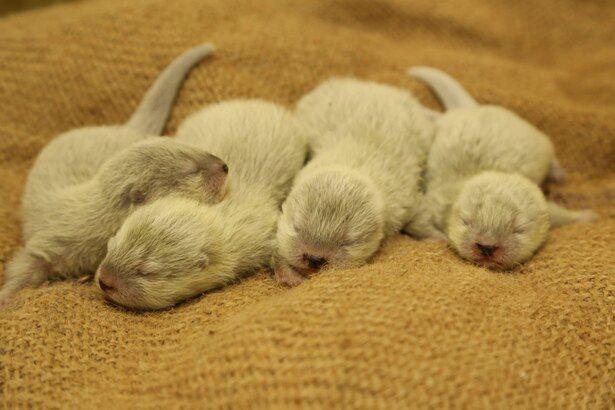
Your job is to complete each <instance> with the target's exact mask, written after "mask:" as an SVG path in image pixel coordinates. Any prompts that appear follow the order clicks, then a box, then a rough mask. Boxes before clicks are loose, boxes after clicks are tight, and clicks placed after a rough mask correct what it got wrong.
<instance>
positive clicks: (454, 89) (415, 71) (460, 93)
mask: <svg viewBox="0 0 615 410" xmlns="http://www.w3.org/2000/svg"><path fill="white" fill-rule="evenodd" d="M408 75H410V76H411V77H414V78H417V79H419V80H421V81H423V82H424V83H426V84H427V85H428V86H429V87H430V88H431V89H432V90H433V91H434V93H435V94H436V97H438V99H439V100H440V102H441V103H442V105H444V108H446V109H447V110H450V109H452V108H461V107H475V106H477V105H478V103H477V102H476V100H475V99H474V98H472V96H471V95H470V94H469V93H468V92H467V91H466V90H465V89H464V88H463V87H462V86H461V84H459V82H458V81H457V80H455V79H454V78H453V77H451V76H450V75H448V74H446V73H445V72H444V71H440V70H437V69H435V68H431V67H420V66H419V67H412V68H411V69H409V70H408Z"/></svg>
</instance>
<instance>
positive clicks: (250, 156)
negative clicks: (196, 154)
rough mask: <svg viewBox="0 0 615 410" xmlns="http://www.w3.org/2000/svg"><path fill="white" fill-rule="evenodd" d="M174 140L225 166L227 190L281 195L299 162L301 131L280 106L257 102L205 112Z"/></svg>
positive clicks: (302, 145)
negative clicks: (252, 188) (247, 188)
mask: <svg viewBox="0 0 615 410" xmlns="http://www.w3.org/2000/svg"><path fill="white" fill-rule="evenodd" d="M177 139H178V140H181V141H184V142H186V143H190V144H194V145H198V146H200V147H202V148H204V149H206V150H208V151H209V152H211V153H212V154H214V155H216V156H218V157H220V158H222V159H223V160H224V161H226V163H227V164H228V167H229V182H230V184H231V187H233V186H234V185H236V184H242V185H244V186H256V187H264V188H266V189H267V191H271V190H272V191H274V192H277V193H279V194H280V195H282V194H284V193H285V192H287V191H288V189H289V187H290V184H291V182H292V178H293V177H294V175H295V174H296V173H297V172H298V171H299V169H301V167H302V165H303V162H304V160H305V152H306V138H305V132H304V130H303V129H302V127H301V126H300V125H299V124H298V123H297V121H296V120H295V119H294V118H293V116H292V115H291V114H290V113H289V112H288V111H287V110H286V109H285V108H284V107H281V106H279V105H276V104H273V103H269V102H265V101H260V100H233V101H227V102H222V103H219V104H215V105H212V106H210V107H207V108H205V109H203V110H201V111H199V112H197V113H196V114H193V115H192V116H190V117H189V118H188V119H186V120H185V121H184V122H183V123H182V124H181V126H180V127H179V130H178V132H177ZM231 189H233V188H231Z"/></svg>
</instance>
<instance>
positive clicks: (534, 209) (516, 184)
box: [447, 172, 549, 269]
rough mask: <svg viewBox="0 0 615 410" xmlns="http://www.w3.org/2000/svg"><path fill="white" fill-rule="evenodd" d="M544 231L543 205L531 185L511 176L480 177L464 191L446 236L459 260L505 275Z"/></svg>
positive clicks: (546, 217)
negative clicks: (459, 256) (502, 271)
mask: <svg viewBox="0 0 615 410" xmlns="http://www.w3.org/2000/svg"><path fill="white" fill-rule="evenodd" d="M548 230H549V213H548V210H547V203H546V201H545V198H544V196H543V194H542V192H541V191H540V189H539V188H538V187H537V186H536V185H535V184H533V183H532V182H531V181H529V180H528V179H526V178H524V177H522V176H520V175H516V174H504V173H499V172H483V173H481V174H479V175H477V176H475V177H473V178H471V179H470V180H468V181H467V182H466V183H465V185H464V186H463V188H462V190H461V193H460V194H459V196H458V197H457V200H456V201H455V203H454V204H453V206H452V209H451V214H450V217H449V220H448V229H447V233H448V237H449V240H450V242H451V244H452V246H453V247H454V248H455V250H456V251H457V252H458V253H459V254H460V255H461V256H462V257H463V258H465V259H468V260H471V261H473V262H475V263H477V264H479V265H483V266H486V267H488V268H492V269H508V268H511V267H514V266H515V265H517V264H519V263H521V262H524V261H526V260H527V259H529V258H530V257H531V256H532V254H533V253H534V252H535V251H536V249H538V247H539V246H540V245H541V244H542V243H543V242H544V241H545V239H546V237H547V232H548Z"/></svg>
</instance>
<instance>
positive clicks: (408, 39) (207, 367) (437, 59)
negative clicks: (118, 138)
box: [0, 0, 615, 409]
mask: <svg viewBox="0 0 615 410" xmlns="http://www.w3.org/2000/svg"><path fill="white" fill-rule="evenodd" d="M614 21H615V3H613V2H607V1H600V0H594V1H582V0H578V1H566V2H564V1H547V0H538V1H532V2H492V1H486V0H462V1H432V0H413V1H405V0H355V1H350V0H335V1H330V2H324V1H311V0H310V1H301V2H299V1H297V2H294V1H283V0H267V1H247V0H246V1H238V0H174V1H167V0H131V1H129V2H127V1H123V0H95V1H86V2H79V3H76V4H74V5H66V6H56V7H53V8H50V9H46V10H42V11H33V12H28V13H26V14H20V15H14V16H9V17H6V18H4V19H2V20H0V181H2V183H1V184H0V198H1V202H0V258H2V259H1V260H2V262H6V260H7V259H8V258H9V257H10V255H11V254H12V252H13V251H14V249H15V247H16V246H17V245H18V243H19V240H20V238H19V236H20V234H19V232H20V219H19V218H20V217H19V210H18V207H19V200H20V195H21V192H22V189H23V185H24V180H25V177H26V175H27V171H28V169H29V167H30V166H31V164H32V161H33V159H34V158H35V157H36V155H37V153H38V152H39V150H40V149H41V148H42V147H43V146H44V145H45V144H46V143H47V142H48V141H49V140H50V139H51V138H53V137H54V136H55V135H57V134H58V133H60V132H62V131H65V130H68V129H71V128H74V127H78V126H82V125H92V124H108V123H119V122H122V121H124V120H125V119H127V118H128V116H129V114H130V113H131V112H132V110H133V109H134V108H135V107H136V105H137V103H138V101H139V100H140V98H141V97H142V95H143V93H144V92H145V90H146V89H147V87H148V86H149V85H150V83H151V81H152V80H153V79H154V78H155V77H156V75H157V74H158V73H159V71H160V70H161V69H162V68H163V67H164V66H165V65H166V64H167V63H168V62H169V61H170V60H171V59H173V58H174V57H175V56H176V55H178V54H179V53H180V52H182V51H183V50H185V49H186V48H188V47H190V46H192V45H195V44H198V43H201V42H205V41H213V42H215V43H216V44H217V46H218V52H217V53H216V56H215V57H214V58H213V59H211V60H209V61H207V62H205V63H203V64H201V65H200V66H199V67H198V68H197V69H196V70H194V71H193V72H192V74H191V76H190V78H189V79H188V81H187V82H186V84H185V86H184V88H183V90H182V92H181V95H180V98H179V101H178V104H177V106H176V108H175V109H174V111H173V115H172V119H171V121H170V124H169V127H168V131H169V133H170V134H172V133H173V132H174V130H175V129H176V127H177V124H178V123H179V122H180V121H181V120H182V119H183V118H185V117H186V116H187V115H188V114H189V113H191V112H192V111H194V110H196V109H197V108H199V107H201V106H203V105H205V104H208V103H211V102H215V101H221V100H225V99H228V98H233V97H260V98H265V99H270V100H273V101H276V102H279V103H282V104H285V105H288V106H291V105H292V104H293V103H294V102H295V101H296V100H297V99H298V98H299V97H300V96H301V95H302V94H303V93H305V92H306V91H308V90H310V89H311V88H312V87H314V86H315V85H316V84H318V83H319V82H320V81H322V80H324V79H326V78H327V77H329V76H331V75H354V76H356V77H359V78H365V79H372V80H377V81H382V82H386V83H390V84H394V85H398V86H401V87H404V88H406V89H408V90H411V91H412V92H414V93H415V94H416V95H417V96H418V97H419V98H420V99H421V100H422V101H423V102H424V103H425V104H427V105H429V106H431V107H437V105H436V100H435V99H434V97H433V96H432V95H431V94H430V93H429V91H428V90H427V89H426V88H425V87H424V86H423V85H421V84H420V83H418V82H416V81H414V80H411V79H409V78H407V77H406V76H405V69H406V68H407V67H409V66H411V65H417V64H421V65H431V66H435V67H438V68H441V69H444V70H445V71H447V72H449V73H451V74H452V75H454V76H455V77H456V78H458V79H459V80H460V81H461V82H462V84H464V86H466V87H467V89H468V90H469V91H470V92H471V93H472V94H473V95H474V96H476V98H477V99H478V100H479V101H482V102H489V103H496V104H501V105H504V106H506V107H508V108H510V109H512V110H515V111H516V112H518V113H519V114H520V115H522V116H523V117H525V118H527V119H528V120H530V121H531V122H533V123H534V124H535V125H536V126H538V127H539V128H540V129H541V130H543V131H544V132H546V133H547V134H548V135H550V136H551V137H552V139H553V141H554V143H555V146H556V150H557V154H558V155H559V157H560V159H561V161H562V163H563V165H564V167H565V168H566V170H567V171H568V173H569V181H568V183H567V184H566V185H564V186H560V187H555V188H554V190H553V191H552V192H551V197H553V198H554V199H556V200H558V201H561V202H563V203H565V204H567V205H569V206H571V207H579V208H583V207H592V208H594V209H595V210H597V211H598V212H599V213H600V215H601V219H600V221H599V222H596V223H592V224H585V225H574V226H567V227H564V228H561V229H557V230H555V231H553V232H552V233H551V235H550V237H549V240H548V242H547V243H546V245H545V246H544V247H543V248H542V249H541V250H540V251H539V252H538V254H537V255H536V257H535V258H534V259H532V260H531V261H530V262H529V263H527V264H526V265H524V266H523V267H522V268H520V269H518V270H516V271H514V272H510V273H495V272H491V271H488V270H485V269H482V268H479V267H475V266H472V265H470V264H468V263H465V262H463V261H461V260H460V259H459V258H458V257H456V256H455V254H454V253H453V252H452V251H451V250H450V249H447V248H446V247H445V246H443V245H441V244H436V243H428V242H415V241H413V240H411V239H410V238H408V237H404V236H401V235H399V236H396V237H394V238H392V239H391V240H389V241H388V242H387V243H386V244H385V246H384V247H383V249H382V251H380V252H379V254H378V255H377V257H376V258H375V261H374V262H373V263H371V264H370V265H368V266H365V267H363V268H361V269H355V270H351V271H339V272H329V273H326V274H322V275H320V276H318V277H316V278H314V279H312V280H310V281H308V282H306V283H305V284H303V285H301V286H299V287H297V288H295V289H292V290H289V289H286V288H282V287H280V286H278V285H277V284H276V283H275V282H274V280H273V279H272V278H271V277H270V276H269V274H268V273H267V272H262V273H260V274H257V275H255V276H253V277H251V278H248V279H246V280H244V281H243V282H241V283H238V284H236V285H233V286H229V287H227V288H225V289H222V290H219V291H216V292H211V293H209V294H206V295H205V296H203V297H200V298H197V299H196V300H192V301H190V302H187V303H184V304H182V305H180V306H178V307H176V308H173V309H171V310H168V311H164V312H156V313H145V314H138V313H132V312H126V311H124V310H121V309H118V308H115V307H112V306H110V305H108V304H106V303H105V302H103V300H102V299H101V297H100V296H99V294H98V292H97V291H96V289H95V288H94V286H93V285H92V284H91V283H86V284H79V283H76V282H64V283H54V284H50V285H45V286H43V287H41V288H39V289H34V290H33V289H29V290H25V291H23V292H21V293H20V294H19V295H18V296H17V297H16V299H15V300H14V302H13V303H12V304H11V305H10V306H9V307H8V308H6V309H5V310H2V311H0V405H4V406H6V407H14V406H19V407H24V406H35V407H39V406H45V407H75V406H80V407H84V406H85V407H101V406H102V407H128V406H138V407H169V406H176V405H187V406H194V407H197V406H204V405H206V406H207V407H216V408H218V407H219V408H243V407H257V408H272V407H274V408H276V407H277V408H280V407H301V406H310V407H325V408H331V407H353V408H386V409H391V408H403V407H432V406H450V405H454V406H456V407H500V408H502V407H536V408H545V407H546V408H579V407H590V408H607V407H611V408H612V406H613V405H614V400H615V395H614V389H613V386H615V364H614V362H615V360H614V353H613V347H612V342H613V339H614V331H613V330H614V329H613V323H614V320H613V319H614V317H613V316H614V315H613V312H614V294H613V293H614V289H615V285H614V283H615V281H614V274H615V266H614V265H615V206H614V201H615V98H614V97H613V96H614V95H615V42H614V38H615V24H614V23H613V22H614ZM2 265H3V264H2ZM3 269H4V267H3V266H2V267H0V276H1V275H2V274H3V273H2V272H3Z"/></svg>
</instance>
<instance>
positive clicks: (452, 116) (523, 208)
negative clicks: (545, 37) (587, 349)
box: [405, 68, 595, 268]
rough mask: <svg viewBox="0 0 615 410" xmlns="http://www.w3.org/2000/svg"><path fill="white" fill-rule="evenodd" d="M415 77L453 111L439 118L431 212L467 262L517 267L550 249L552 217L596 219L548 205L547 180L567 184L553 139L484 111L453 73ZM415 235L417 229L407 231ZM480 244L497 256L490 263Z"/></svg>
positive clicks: (431, 162) (511, 117)
mask: <svg viewBox="0 0 615 410" xmlns="http://www.w3.org/2000/svg"><path fill="white" fill-rule="evenodd" d="M410 73H411V74H412V75H414V76H417V77H419V78H421V79H423V80H424V81H426V82H428V83H429V84H430V85H431V86H432V87H433V88H434V89H435V90H436V92H437V94H438V96H439V97H440V98H441V99H442V100H443V103H444V105H445V106H446V107H453V109H451V110H450V111H447V112H446V113H444V114H442V115H441V116H439V117H438V118H436V135H435V138H434V142H433V145H432V147H431V150H430V153H429V159H428V162H427V170H426V189H427V204H428V206H427V208H428V209H429V212H431V219H432V221H433V223H434V225H435V227H436V228H437V229H439V230H441V231H443V232H445V233H446V235H447V236H448V238H449V241H450V242H451V244H452V246H453V247H454V248H455V249H456V250H457V251H458V252H459V254H460V255H461V256H463V257H465V258H467V259H471V260H474V261H475V262H477V263H479V264H484V265H486V266H489V267H493V268H510V267H513V266H515V265H516V264H518V263H521V262H523V261H525V260H527V259H528V258H529V257H531V255H532V254H533V253H534V252H535V251H536V249H538V247H539V246H540V245H541V244H542V243H543V242H544V240H545V239H546V235H547V231H548V227H549V215H552V216H551V220H552V221H553V222H556V223H554V224H553V225H552V226H557V225H561V224H562V223H563V222H564V221H565V222H573V221H584V220H590V219H592V218H595V214H594V213H592V212H591V211H589V212H588V211H580V212H574V211H567V210H565V209H564V208H561V207H559V206H556V205H555V204H552V203H547V201H546V200H545V198H544V195H543V194H542V193H541V192H540V190H539V189H538V187H537V184H540V183H542V182H543V181H545V179H559V180H560V181H561V180H562V178H563V171H562V170H561V167H560V166H559V163H558V161H557V159H556V157H555V154H554V149H553V145H552V143H551V141H550V140H549V139H548V137H547V136H546V135H544V134H543V133H541V132H540V131H539V130H537V129H536V128H535V127H534V126H532V125H531V124H529V123H528V122H526V121H524V120H523V119H522V118H520V117H519V116H517V115H516V114H514V113H512V112H511V111H508V110H506V109H504V108H501V107H497V106H478V105H476V103H475V102H473V99H471V97H469V94H468V95H467V96H466V94H467V92H465V90H463V89H462V88H461V86H460V85H459V83H457V82H456V81H455V80H453V79H452V78H450V77H449V76H448V75H446V74H445V73H442V72H440V71H438V70H435V69H429V68H420V69H412V70H411V71H410ZM451 88H452V90H451ZM470 100H472V101H470ZM494 171H496V172H494ZM521 225H523V228H521V227H520V226H521ZM411 229H413V223H412V222H410V224H408V226H407V227H406V228H405V230H406V231H409V230H411ZM477 244H481V245H486V246H495V247H496V248H497V250H496V252H495V254H494V255H493V257H489V258H485V257H484V256H485V255H482V254H480V252H478V251H477V249H479V248H478V247H477Z"/></svg>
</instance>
